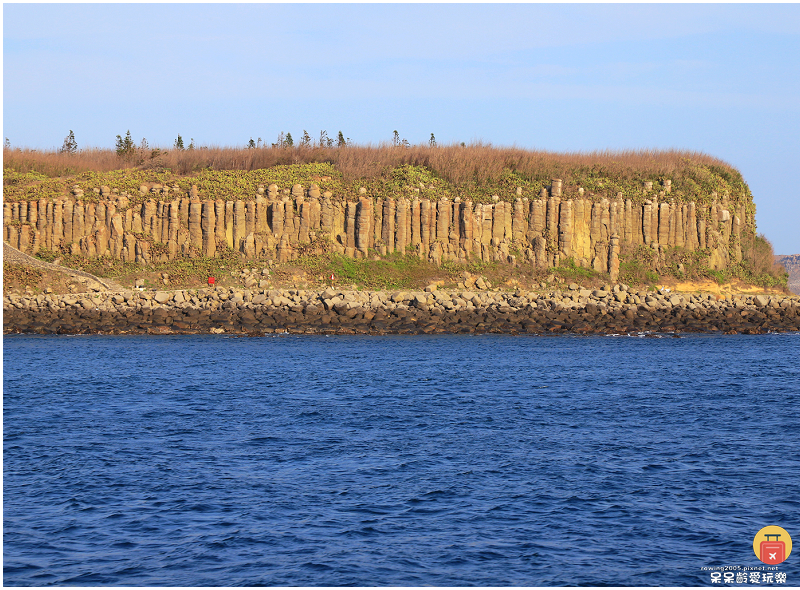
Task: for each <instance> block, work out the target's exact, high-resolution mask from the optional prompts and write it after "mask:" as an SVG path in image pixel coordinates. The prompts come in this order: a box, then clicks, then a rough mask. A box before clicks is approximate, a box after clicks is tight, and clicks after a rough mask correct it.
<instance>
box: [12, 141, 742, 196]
mask: <svg viewBox="0 0 800 590" xmlns="http://www.w3.org/2000/svg"><path fill="white" fill-rule="evenodd" d="M71 135H72V134H71ZM289 136H290V134H281V135H279V137H278V141H276V142H275V143H271V144H269V145H266V144H264V142H263V141H261V139H260V138H259V139H258V140H253V145H246V146H244V147H223V146H215V145H207V146H198V145H195V143H194V140H193V139H192V140H191V141H190V142H189V143H188V146H187V147H184V140H183V138H182V137H181V136H180V135H179V136H178V138H177V139H176V141H175V144H174V145H173V146H172V147H171V148H169V149H164V148H151V147H150V146H149V145H148V144H147V140H146V139H143V140H142V141H141V142H139V143H138V144H137V143H135V142H134V141H133V139H132V138H131V137H130V133H128V134H126V136H125V137H122V136H117V145H116V147H115V149H108V148H105V149H103V148H87V149H78V148H77V146H76V145H75V144H74V136H72V138H71V140H70V141H69V142H66V143H67V145H68V146H69V149H65V148H62V149H58V150H44V151H43V150H32V149H27V148H12V147H11V146H10V145H9V143H8V142H6V145H5V148H4V150H3V161H4V164H3V165H4V168H6V169H11V170H14V171H15V172H19V173H28V172H36V173H38V174H42V175H44V176H48V177H62V176H73V175H77V174H81V173H84V172H110V171H112V170H120V169H126V168H138V169H158V168H166V169H169V170H171V171H172V172H173V173H175V174H179V175H188V174H192V173H195V172H197V171H200V170H258V169H263V168H271V167H274V166H280V165H293V164H311V163H321V162H325V163H330V164H332V165H333V166H334V167H335V168H336V169H337V170H339V171H340V172H341V174H342V177H343V179H344V180H345V181H351V180H355V179H366V180H369V179H375V178H380V177H381V176H382V175H383V174H385V173H386V171H387V170H392V169H395V168H397V167H399V166H403V165H411V166H421V167H424V168H426V169H428V170H430V171H431V172H432V173H434V174H435V175H437V176H438V177H440V178H442V179H444V180H446V181H448V182H450V183H452V184H453V185H457V186H466V185H476V184H477V185H480V184H484V183H486V182H501V181H502V179H503V178H504V177H505V176H507V175H508V174H509V173H512V174H513V175H515V176H518V177H525V178H531V179H533V178H536V179H550V178H564V179H565V184H566V179H568V178H571V177H574V176H575V175H576V174H577V175H579V176H581V177H583V176H592V177H596V178H600V177H605V178H608V179H617V180H624V179H637V180H638V179H647V178H673V179H676V180H677V179H678V178H679V177H680V176H681V175H682V174H684V173H687V172H688V171H689V170H690V169H696V168H697V167H698V166H700V167H705V168H711V169H713V170H714V173H715V174H722V175H723V176H724V177H726V178H728V179H730V180H732V181H736V182H737V183H740V182H741V175H740V174H739V172H738V171H737V170H736V169H735V168H733V167H732V166H731V165H730V164H728V163H726V162H724V161H722V160H720V159H718V158H715V157H713V156H710V155H707V154H704V153H699V152H691V151H683V150H621V151H611V150H604V151H592V152H569V153H555V152H548V151H543V150H526V149H522V148H516V147H495V146H493V145H491V144H489V143H482V142H472V143H469V144H465V143H460V144H455V143H454V144H449V145H439V144H437V143H436V141H435V138H434V137H433V134H431V140H430V141H429V142H428V143H427V144H421V145H420V144H417V145H412V144H410V143H408V142H407V141H406V140H404V139H400V138H399V135H398V134H396V132H395V137H394V138H393V139H392V141H387V142H384V143H381V144H378V145H372V144H368V145H357V144H355V143H354V142H352V141H351V140H350V139H349V138H339V139H343V141H338V140H336V141H334V142H333V144H332V145H331V144H330V142H329V141H328V140H329V139H330V138H328V137H327V135H326V134H325V132H322V133H321V134H320V138H319V139H317V140H314V141H312V140H310V139H308V138H306V137H301V141H300V142H299V143H297V142H295V141H294V139H293V138H292V141H291V142H290V141H289ZM674 184H676V183H674Z"/></svg>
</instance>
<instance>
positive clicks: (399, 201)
mask: <svg viewBox="0 0 800 590" xmlns="http://www.w3.org/2000/svg"><path fill="white" fill-rule="evenodd" d="M640 190H641V196H642V198H641V199H632V198H627V199H626V198H623V195H622V193H618V194H617V195H616V196H615V197H614V198H611V199H609V198H606V197H605V196H599V195H594V194H588V193H585V192H584V191H583V190H582V189H580V190H579V191H578V192H577V194H576V195H575V196H572V197H570V198H567V197H566V196H565V195H564V194H562V181H561V180H560V179H554V180H553V181H552V182H551V184H550V185H549V186H547V187H544V188H542V189H541V190H540V191H539V193H538V194H535V195H527V194H525V192H524V190H523V189H522V187H518V188H517V190H516V195H515V197H514V198H513V199H509V200H501V199H500V198H499V197H497V196H495V197H494V199H492V201H491V202H488V203H473V202H472V201H470V200H461V198H460V197H455V198H454V199H452V200H451V199H450V198H448V197H446V196H444V197H441V198H439V199H438V200H432V199H430V198H426V197H425V196H417V195H415V196H413V197H409V198H406V197H404V196H401V197H399V198H393V197H382V196H380V195H370V194H368V192H367V190H366V189H363V188H362V189H361V190H360V191H359V193H358V194H357V195H334V194H333V193H332V192H330V191H325V192H322V191H321V189H320V188H319V186H318V185H317V184H311V185H310V186H309V187H308V188H305V187H303V186H302V185H299V184H295V185H293V186H292V187H291V188H289V187H279V186H277V185H276V184H271V185H269V186H268V187H265V186H260V187H259V188H258V189H257V192H256V194H254V195H253V196H252V197H251V198H247V199H234V200H223V199H222V198H217V199H215V200H211V199H204V200H201V199H200V198H198V192H197V189H196V187H191V188H190V189H189V190H188V191H186V192H184V191H183V190H182V189H181V188H180V186H178V185H177V184H175V185H173V186H165V185H160V184H155V183H154V184H150V185H142V186H140V189H139V192H138V194H136V195H131V194H129V193H127V192H125V191H123V192H119V191H118V190H116V189H115V190H112V189H110V188H109V187H108V186H101V187H97V188H96V191H93V192H95V193H96V194H93V195H90V196H89V197H85V196H84V192H83V190H82V189H80V188H75V189H74V190H73V191H72V194H70V195H68V196H65V197H64V198H55V199H47V198H40V199H39V200H37V201H26V200H20V201H14V202H5V203H4V205H3V239H4V240H5V241H7V242H9V243H10V244H11V245H12V246H14V247H15V248H18V249H19V250H20V251H22V252H25V253H28V254H34V255H35V254H36V253H37V252H38V251H40V250H47V251H54V252H65V253H71V254H76V255H82V256H84V257H87V258H99V257H109V258H112V259H118V260H124V261H127V262H139V263H153V262H161V261H167V260H172V259H175V258H176V257H188V258H196V257H200V256H204V257H211V258H213V257H216V256H218V254H219V252H220V251H221V250H225V249H230V250H234V251H236V252H239V253H240V254H241V255H242V256H243V257H244V258H246V259H254V258H262V257H270V258H276V259H277V260H279V261H288V260H292V259H295V258H297V257H298V256H299V255H300V254H301V253H308V252H313V251H314V250H315V249H319V248H321V246H322V244H323V243H326V245H327V247H329V248H332V249H333V250H334V251H337V252H339V253H341V254H344V255H346V256H350V257H353V258H359V257H366V256H374V255H386V254H388V253H392V252H398V251H399V252H407V251H413V252H415V253H416V254H417V255H418V256H420V257H421V258H424V259H427V260H430V261H432V262H434V263H436V264H441V263H442V262H444V261H466V260H470V259H478V260H481V261H484V262H507V263H511V264H532V265H534V266H535V267H538V268H546V267H550V266H558V265H559V263H560V262H563V261H565V260H567V259H572V260H574V262H575V263H576V264H577V265H578V266H581V267H585V268H593V269H594V270H597V271H600V272H604V273H606V272H607V273H609V274H610V276H611V279H612V280H616V278H617V275H618V273H619V261H620V254H621V252H622V251H623V250H634V249H636V248H638V247H642V248H645V249H648V250H649V253H648V255H649V256H651V257H655V258H659V257H660V258H664V257H665V254H666V252H667V250H668V249H670V248H681V249H685V250H687V251H697V250H702V251H704V252H705V253H706V254H707V256H708V266H709V267H710V268H711V269H712V270H723V269H726V268H728V267H730V266H731V265H733V264H736V263H738V262H740V261H741V260H742V244H743V242H744V241H745V240H747V239H748V238H751V237H752V235H753V228H754V227H755V220H754V207H752V203H750V206H748V203H746V202H742V201H741V200H739V201H737V202H732V201H731V200H730V199H729V198H728V197H727V196H726V195H722V196H719V195H717V194H716V193H715V192H712V193H711V194H709V195H698V197H697V199H696V200H691V201H688V202H681V201H679V200H676V199H673V198H671V197H670V191H671V183H670V182H669V181H668V180H666V181H664V183H663V185H662V186H658V187H654V186H653V183H652V182H646V183H643V185H642V186H641V189H640Z"/></svg>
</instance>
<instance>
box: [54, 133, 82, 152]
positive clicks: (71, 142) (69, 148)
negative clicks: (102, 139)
mask: <svg viewBox="0 0 800 590" xmlns="http://www.w3.org/2000/svg"><path fill="white" fill-rule="evenodd" d="M58 151H59V153H62V154H74V153H75V152H77V151H78V142H77V141H75V134H74V133H73V132H72V129H70V130H69V135H67V136H66V137H65V138H64V144H63V145H62V146H61V149H60V150H58Z"/></svg>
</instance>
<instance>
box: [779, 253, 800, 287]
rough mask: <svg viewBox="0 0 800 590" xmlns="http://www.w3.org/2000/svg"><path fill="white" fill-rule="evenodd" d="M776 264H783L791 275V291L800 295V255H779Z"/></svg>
mask: <svg viewBox="0 0 800 590" xmlns="http://www.w3.org/2000/svg"><path fill="white" fill-rule="evenodd" d="M775 262H777V263H778V264H782V265H783V268H785V269H786V272H788V273H789V290H790V291H791V292H792V293H794V294H795V295H800V254H777V255H776V256H775Z"/></svg>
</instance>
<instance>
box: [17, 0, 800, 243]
mask: <svg viewBox="0 0 800 590" xmlns="http://www.w3.org/2000/svg"><path fill="white" fill-rule="evenodd" d="M70 129H72V130H73V131H74V132H75V138H76V140H77V142H78V145H79V147H89V146H94V147H113V146H114V141H115V138H116V136H117V135H124V134H125V132H126V131H127V130H129V129H130V131H131V134H132V136H133V138H134V140H135V141H136V142H137V143H138V142H139V141H140V140H141V138H142V137H145V138H147V140H148V142H149V144H150V145H151V146H156V145H160V146H171V145H172V143H173V142H174V140H175V138H176V137H177V135H178V134H181V135H182V137H183V138H184V139H185V140H186V141H187V142H188V140H189V138H194V140H195V142H196V143H199V144H211V145H238V146H244V145H245V144H246V143H247V141H248V140H249V139H250V138H251V137H252V138H254V139H257V138H258V137H261V138H263V139H264V140H265V141H267V142H274V141H275V140H276V138H277V136H278V134H279V133H280V132H281V131H284V132H286V131H288V132H291V133H292V135H293V137H295V138H297V137H299V136H300V135H302V132H303V130H304V129H306V130H308V132H309V133H310V134H311V136H312V137H318V136H319V132H320V130H323V129H324V130H326V131H327V132H328V135H329V136H331V137H335V136H336V134H337V133H338V131H340V130H341V131H342V132H343V133H344V135H345V136H346V137H350V138H352V140H353V141H355V142H357V143H361V144H367V143H380V142H382V141H389V140H391V138H392V132H393V130H395V129H397V130H398V132H399V133H400V137H401V138H406V139H408V140H409V141H410V142H411V143H423V142H427V141H428V139H429V138H430V134H431V133H435V135H436V139H437V140H438V141H439V142H440V143H450V142H461V141H466V142H469V141H472V140H481V141H483V142H487V143H492V144H494V145H498V146H511V145H516V146H518V147H522V148H536V149H544V150H550V151H591V150H601V149H607V148H608V149H638V148H679V149H688V150H692V151H701V152H706V153H708V154H711V155H714V156H717V157H719V158H722V159H723V160H726V161H727V162H729V163H731V164H733V165H734V166H736V167H737V168H738V169H739V170H741V172H742V174H743V175H744V177H745V180H747V182H748V183H749V185H750V188H751V189H752V191H753V193H754V195H755V200H756V205H757V216H756V220H757V223H758V230H759V231H760V232H762V233H764V234H765V235H766V236H767V237H768V238H769V239H770V240H772V242H773V244H774V246H775V251H776V253H780V254H794V253H800V194H799V193H800V191H798V180H799V179H800V170H798V163H800V158H799V157H798V156H799V155H800V5H797V4H777V5H776V4H772V5H763V4H745V5H739V4H734V5H731V4H699V5H695V4H666V5H665V4H658V5H651V4H499V5H498V4H4V5H3V136H4V137H8V138H9V140H10V142H11V144H12V146H21V147H31V148H43V149H47V148H54V147H60V145H61V143H62V142H63V140H64V137H65V136H66V135H67V134H68V132H69V130H70Z"/></svg>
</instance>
